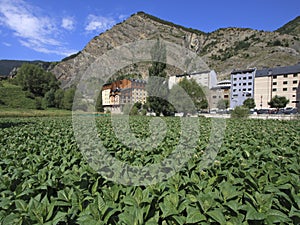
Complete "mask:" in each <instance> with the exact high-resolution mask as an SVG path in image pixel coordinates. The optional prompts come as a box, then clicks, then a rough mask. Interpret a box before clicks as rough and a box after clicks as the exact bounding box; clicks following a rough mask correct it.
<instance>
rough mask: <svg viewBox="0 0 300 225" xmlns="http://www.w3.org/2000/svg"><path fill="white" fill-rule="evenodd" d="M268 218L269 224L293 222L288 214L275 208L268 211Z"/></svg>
mask: <svg viewBox="0 0 300 225" xmlns="http://www.w3.org/2000/svg"><path fill="white" fill-rule="evenodd" d="M266 220H267V221H268V223H269V224H275V223H280V222H282V223H286V222H291V219H290V218H289V217H288V215H286V214H284V213H282V212H281V211H279V210H275V209H271V210H269V211H268V213H267V218H266Z"/></svg>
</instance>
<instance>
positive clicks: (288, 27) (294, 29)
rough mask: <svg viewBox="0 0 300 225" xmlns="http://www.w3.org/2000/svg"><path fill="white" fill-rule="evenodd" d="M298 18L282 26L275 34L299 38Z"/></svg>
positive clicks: (299, 23)
mask: <svg viewBox="0 0 300 225" xmlns="http://www.w3.org/2000/svg"><path fill="white" fill-rule="evenodd" d="M299 25H300V16H298V17H296V18H295V19H293V20H292V21H290V22H288V23H287V24H285V25H284V26H282V27H280V28H279V29H278V30H276V31H277V32H279V33H281V34H290V35H296V36H299V31H300V26H299Z"/></svg>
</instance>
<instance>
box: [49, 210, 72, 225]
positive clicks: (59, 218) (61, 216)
mask: <svg viewBox="0 0 300 225" xmlns="http://www.w3.org/2000/svg"><path fill="white" fill-rule="evenodd" d="M67 215H68V213H66V212H61V211H58V212H57V214H56V215H55V217H54V219H53V220H52V223H53V225H56V224H58V223H59V222H62V221H65V218H66V216H67Z"/></svg>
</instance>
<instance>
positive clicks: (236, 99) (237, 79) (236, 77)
mask: <svg viewBox="0 0 300 225" xmlns="http://www.w3.org/2000/svg"><path fill="white" fill-rule="evenodd" d="M255 73H256V68H253V69H245V70H233V71H232V72H231V89H230V90H231V91H230V108H235V107H237V106H242V105H243V103H244V101H245V100H246V99H248V98H254V78H255Z"/></svg>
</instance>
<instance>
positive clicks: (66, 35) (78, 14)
mask: <svg viewBox="0 0 300 225" xmlns="http://www.w3.org/2000/svg"><path fill="white" fill-rule="evenodd" d="M138 11H144V12H146V13H149V14H152V15H154V16H157V17H159V18H161V19H164V20H168V21H171V22H173V23H176V24H180V25H183V26H186V27H192V28H195V29H198V30H201V31H204V32H212V31H214V30H216V29H218V28H223V27H244V28H252V29H257V30H266V31H273V30H276V29H277V28H279V27H280V26H282V25H284V24H285V23H286V22H289V21H290V20H292V19H294V18H295V17H297V16H299V15H300V1H299V0H285V1H281V0H248V1H241V0H231V1H230V0H228V1H225V0H223V1H222V0H210V1H201V0H185V1H179V0H173V1H171V0H161V1H158V0H156V1H155V0H105V1H104V0H84V1H83V0H73V1H70V0H60V1H58V0H0V59H18V60H44V61H59V60H61V59H63V58H64V57H66V56H68V55H70V54H73V53H76V52H78V51H80V50H82V49H83V48H84V46H85V45H86V44H87V43H88V42H89V41H90V40H91V39H92V38H93V37H94V36H96V35H98V34H100V33H101V32H104V31H105V30H107V29H109V28H111V27H112V26H113V25H114V24H116V23H118V22H121V21H123V20H124V19H126V18H128V17H129V16H130V15H131V14H134V13H136V12H138Z"/></svg>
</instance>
